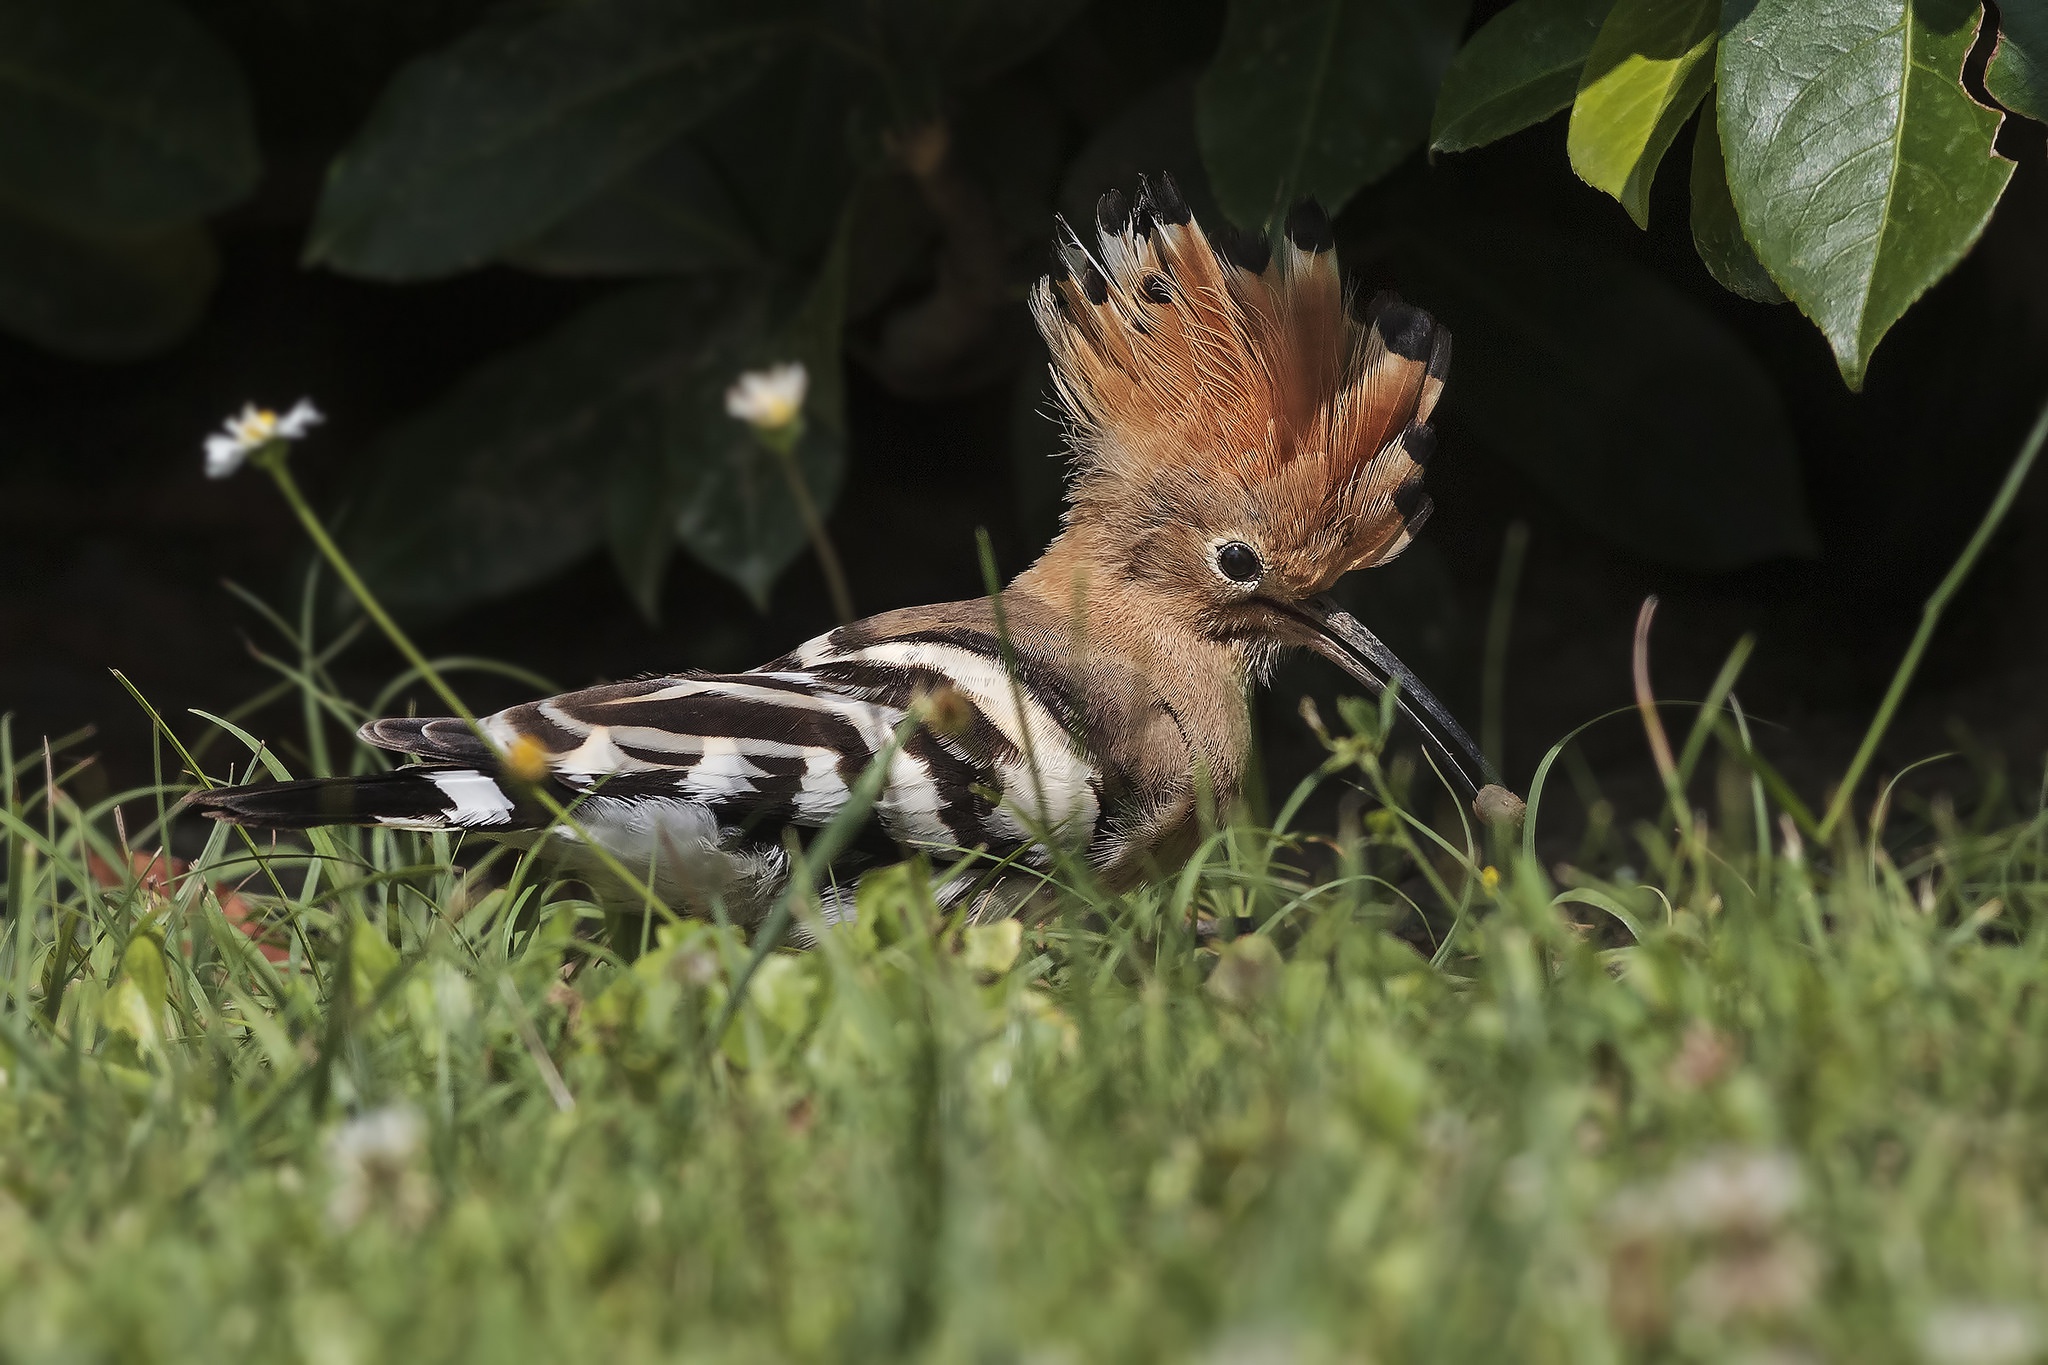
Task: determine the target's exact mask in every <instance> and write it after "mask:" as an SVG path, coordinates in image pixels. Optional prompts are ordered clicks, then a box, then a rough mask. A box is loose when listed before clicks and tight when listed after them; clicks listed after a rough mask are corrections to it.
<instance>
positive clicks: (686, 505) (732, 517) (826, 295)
mask: <svg viewBox="0 0 2048 1365" xmlns="http://www.w3.org/2000/svg"><path fill="white" fill-rule="evenodd" d="M847 240H848V236H847V219H846V217H845V216H844V215H842V217H841V223H840V230H839V232H838V233H837V234H836V235H835V238H834V242H833V247H832V250H831V251H830V252H828V253H827V255H826V258H825V265H824V267H823V269H822V270H821V271H820V272H819V276H818V279H817V281H816V283H814V284H813V285H812V287H811V289H810V291H809V293H808V295H807V296H806V297H805V299H804V301H803V303H802V305H801V306H800V307H799V308H797V310H796V311H795V313H794V314H793V315H792V316H791V317H790V318H789V320H788V321H787V322H786V323H784V324H782V325H781V326H779V327H775V328H773V329H772V330H768V331H766V332H764V333H763V334H761V335H759V336H758V337H751V338H750V337H746V336H740V337H736V338H735V344H734V345H732V346H731V347H729V348H726V349H724V350H723V351H721V353H720V354H719V356H718V359H719V360H721V361H723V362H724V363H723V365H722V367H720V368H717V369H716V370H715V371H714V373H713V375H712V392H711V394H710V401H709V402H708V403H704V404H701V405H699V406H697V407H696V408H695V409H694V410H693V416H694V417H695V418H696V420H697V421H698V423H699V425H698V428H697V430H696V431H694V432H693V433H692V439H693V447H692V448H691V449H690V450H689V451H688V452H687V455H686V456H685V458H683V459H681V460H678V461H677V462H675V463H674V465H673V466H672V468H673V469H674V470H675V472H676V482H675V488H676V502H675V505H676V508H677V512H676V517H675V534H676V538H677V539H678V540H680V541H681V542H682V544H683V546H684V548H685V549H687V550H689V551H690V552H691V553H692V554H693V555H695V556H696V557H697V558H698V559H699V560H701V561H703V562H704V563H705V564H707V565H709V566H710V567H711V568H714V569H716V570H717V571H718V572H720V573H722V574H724V575H725V576H726V577H728V578H730V579H732V580H733V581H734V582H736V583H738V584H739V585H740V586H741V587H742V588H744V589H745V590H746V593H747V595H748V596H749V597H751V598H753V599H754V603H755V605H756V606H759V607H761V608H762V609H764V610H765V609H766V608H767V605H768V590H769V589H770V588H771V587H773V586H774V585H775V580H776V578H778V577H779V576H780V575H781V573H782V571H783V570H784V569H786V568H788V567H789V564H790V561H792V560H794V559H795V558H796V557H797V555H798V554H800V553H801V552H802V551H803V548H804V546H805V544H806V543H807V540H808V532H807V530H806V528H805V526H804V523H803V518H802V516H801V515H800V513H799V511H798V507H797V503H796V501H795V499H794V497H793V496H792V494H791V491H790V487H789V480H790V477H791V469H790V466H789V464H788V463H787V462H785V461H784V459H783V458H782V457H781V456H778V455H775V454H772V453H770V452H769V451H767V450H766V449H764V448H763V446H762V445H761V443H760V441H759V440H757V439H756V438H755V437H754V435H753V433H752V432H751V431H749V430H748V429H747V428H746V427H745V426H744V425H742V424H741V423H739V422H736V421H734V420H733V419H732V418H731V417H730V416H728V415H727V414H726V412H725V406H724V394H725V387H726V385H727V384H729V383H730V382H731V381H732V380H733V379H734V378H736V377H738V375H739V373H740V371H741V370H743V369H751V368H754V367H756V366H759V365H765V364H770V363H773V362H775V361H783V360H799V361H802V362H803V364H804V368H805V369H806V370H807V371H809V373H810V376H811V386H810V395H809V397H808V399H807V400H806V402H805V404H804V431H803V438H802V440H800V441H799V442H798V443H797V449H796V458H795V474H796V477H799V478H801V479H802V480H803V482H804V485H805V487H806V488H808V489H809V490H810V498H811V501H812V502H813V503H814V504H815V505H816V507H817V508H818V511H819V515H820V516H822V515H824V514H825V513H826V512H828V511H830V510H831V507H832V503H833V500H834V499H835V498H837V497H838V495H839V482H840V479H841V477H842V476H843V475H844V472H845V466H846V395H845V386H844V381H843V378H842V375H841V369H840V367H841V363H842V362H841V359H840V356H841V333H842V331H843V329H844V324H845V315H846V276H847Z"/></svg>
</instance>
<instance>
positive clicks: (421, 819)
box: [185, 764, 547, 832]
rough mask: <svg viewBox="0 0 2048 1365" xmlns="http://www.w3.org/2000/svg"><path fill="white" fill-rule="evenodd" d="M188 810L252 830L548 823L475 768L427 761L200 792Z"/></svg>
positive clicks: (502, 828) (529, 825) (536, 807)
mask: <svg viewBox="0 0 2048 1365" xmlns="http://www.w3.org/2000/svg"><path fill="white" fill-rule="evenodd" d="M185 807H186V809H188V810H193V811H197V812H198V813H199V814H201V815H204V816H207V817H208V818H210V819H214V820H219V821H221V822H223V823H224V824H230V825H247V826H249V827H251V828H254V829H312V828H314V827H316V826H319V825H383V826H388V827H391V828H396V829H487V830H492V831H500V832H502V831H507V830H516V829H535V828H538V827H540V826H541V825H544V824H545V823H547V817H546V812H545V810H544V809H542V808H541V807H540V806H539V804H538V803H536V802H532V801H531V800H526V801H522V800H520V799H519V798H518V797H517V796H516V795H515V793H514V792H512V791H511V790H509V789H508V787H507V785H506V784H504V783H501V782H499V781H498V779H497V778H495V777H493V776H491V775H490V774H489V773H486V772H483V771H481V770H480V769H477V768H470V767H460V766H454V765H445V766H444V765H439V764H422V765H417V766H412V767H404V768H396V769H393V770H392V771H390V772H387V773H371V774H369V775H367V776H364V777H316V778H310V779H307V780H305V781H302V782H256V783H251V784H250V785H248V786H245V787H221V788H217V789H215V790H213V791H204V792H195V793H194V794H193V795H191V796H189V797H187V798H186V799H185Z"/></svg>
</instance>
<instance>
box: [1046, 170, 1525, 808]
mask: <svg viewBox="0 0 2048 1365" xmlns="http://www.w3.org/2000/svg"><path fill="white" fill-rule="evenodd" d="M1096 217H1097V223H1096V227H1097V232H1096V240H1095V243H1094V245H1093V246H1092V248H1091V247H1090V246H1089V245H1088V244H1087V243H1085V242H1083V241H1082V240H1081V238H1080V237H1078V236H1077V235H1075V234H1074V233H1073V232H1071V230H1064V225H1062V227H1063V232H1062V234H1061V236H1060V238H1059V239H1058V240H1057V241H1056V242H1055V244H1054V269H1053V273H1052V274H1051V275H1050V276H1048V277H1047V278H1045V279H1043V280H1041V281H1040V282H1039V284H1038V286H1037V288H1036V289H1035V291H1034V292H1033V296H1032V310H1033V313H1034V315H1035V316H1036V318H1037V320H1038V326H1039V330H1040V331H1041V332H1042V333H1043V334H1044V335H1045V339H1046V343H1047V345H1048V346H1049V347H1050V348H1051V352H1052V362H1053V363H1052V372H1053V380H1054V384H1055V387H1056V389H1057V392H1058V396H1059V400H1060V403H1061V406H1062V407H1063V409H1064V410H1065V415H1066V418H1067V422H1068V428H1069V434H1070V438H1071V441H1072V445H1073V448H1074V452H1075V457H1076V461H1075V470H1074V474H1073V477H1072V481H1071V484H1070V487H1069V492H1068V509H1067V518H1066V525H1067V533H1068V535H1069V536H1077V537H1080V538H1081V539H1083V540H1085V543H1086V545H1087V546H1088V549H1089V556H1090V559H1091V560H1092V561H1093V563H1092V564H1091V566H1090V572H1091V573H1094V574H1101V575H1104V576H1108V577H1112V578H1122V579H1124V580H1126V581H1128V582H1129V583H1131V584H1132V585H1133V586H1134V587H1141V588H1142V589H1143V597H1144V600H1145V601H1146V602H1147V603H1148V604H1151V605H1152V606H1153V608H1154V609H1156V610H1158V611H1160V612H1162V613H1163V614H1165V615H1166V616H1168V617H1171V618H1172V624H1173V625H1174V626H1175V627H1177V628H1180V629H1184V630H1188V631H1192V632H1194V633H1196V634H1198V635H1201V636H1203V637H1206V638H1208V639H1212V640H1215V641H1218V642H1222V643H1225V644H1228V645H1229V646H1231V648H1232V649H1233V650H1234V651H1235V653H1236V656H1237V657H1238V658H1239V659H1240V660H1241V661H1242V665H1243V667H1244V669H1245V672H1246V673H1247V674H1248V675H1249V676H1251V677H1254V678H1256V677H1259V676H1262V675H1263V674H1264V673H1265V671H1266V669H1267V668H1268V667H1269V665H1270V663H1271V660H1272V659H1273V658H1274V656H1275V655H1276V654H1277V653H1278V652H1279V651H1280V650H1282V649H1284V648H1286V647H1288V646H1297V645H1298V646H1304V647H1307V648H1310V649H1314V650H1316V651H1317V652H1319V653H1321V654H1324V655H1325V656H1327V657H1329V658H1331V659H1332V660H1334V661H1335V662H1337V663H1338V664H1339V665H1340V666H1342V667H1343V668H1344V669H1345V670H1346V671H1347V672H1349V673H1351V674H1352V675H1353V676H1355V677H1357V678H1359V679H1360V680H1361V681H1362V682H1365V683H1367V684H1368V685H1369V686H1370V687H1372V688H1373V689H1374V690H1375V691H1377V690H1379V689H1380V688H1382V687H1383V686H1385V684H1386V683H1387V681H1389V680H1390V679H1399V681H1400V685H1401V688H1400V695H1401V698H1402V700H1403V703H1404V705H1405V706H1406V707H1407V709H1408V710H1409V712H1410V714H1411V715H1413V716H1414V717H1415V719H1416V720H1417V721H1418V722H1419V723H1421V724H1422V725H1423V728H1424V729H1425V731H1426V732H1428V733H1429V734H1430V736H1431V738H1432V739H1433V740H1434V741H1436V742H1435V744H1434V746H1433V747H1436V748H1437V749H1438V751H1439V752H1440V753H1442V754H1443V755H1444V756H1445V757H1446V758H1447V759H1448V760H1450V761H1451V763H1452V766H1453V768H1454V769H1456V770H1457V772H1458V775H1459V776H1460V777H1461V778H1463V779H1464V781H1465V783H1466V785H1469V786H1472V787H1473V789H1474V790H1476V788H1477V784H1478V782H1479V781H1484V780H1491V773H1490V771H1489V770H1488V769H1487V767H1486V764H1485V761H1484V760H1483V759H1482V758H1480V756H1479V755H1478V753H1477V751H1476V748H1475V746H1473V745H1472V743H1471V741H1470V739H1469V738H1467V737H1466V736H1465V733H1464V731H1463V730H1461V729H1460V728H1459V727H1458V725H1457V723H1456V722H1455V721H1454V720H1452V719H1451V717H1450V716H1449V714H1448V713H1447V712H1445V711H1444V708H1443V707H1442V706H1441V705H1440V704H1438V703H1437V701H1436V699H1435V698H1434V697H1432V696H1430V694H1429V693H1428V691H1427V690H1426V689H1424V688H1423V687H1422V686H1421V684H1420V683H1419V682H1418V681H1417V680H1416V679H1415V677H1414V675H1413V674H1411V673H1409V672H1408V670H1407V669H1406V668H1405V667H1403V666H1402V665H1401V663H1400V661H1399V660H1398V659H1396V658H1395V657H1394V656H1393V654H1392V653H1391V652H1389V651H1388V650H1387V649H1386V648H1385V646H1383V645H1381V644H1380V643H1379V641H1378V640H1377V639H1375V638H1374V637H1373V636H1372V635H1371V633H1370V632H1369V631H1367V630H1366V629H1365V628H1364V627H1363V626H1362V625H1360V624H1359V623H1358V622H1357V621H1356V620H1355V619H1353V618H1352V617H1351V616H1350V615H1349V614H1348V613H1345V612H1343V611H1341V610H1339V609H1338V608H1337V607H1336V605H1335V604H1334V603H1333V602H1332V601H1331V600H1330V599H1329V598H1328V597H1327V595H1326V594H1327V593H1328V591H1329V589H1330V588H1331V587H1332V586H1333V585H1334V584H1335V583H1336V582H1337V580H1338V579H1339V578H1341V577H1343V576H1344V575H1345V574H1347V573H1349V572H1351V571H1352V570H1353V569H1363V568H1370V567H1372V566H1374V565H1378V564H1384V563H1386V562H1387V561H1389V560H1391V559H1392V558H1393V557H1394V556H1395V555H1397V554H1399V553H1400V552H1401V551H1402V550H1403V549H1405V548H1406V547H1407V545H1408V542H1409V540H1410V539H1411V538H1412V537H1413V536H1414V534H1415V532H1416V531H1417V530H1418V529H1419V528H1420V527H1421V525H1422V522H1423V520H1424V519H1425V518H1427V517H1428V515H1429V512H1430V500H1429V496H1428V494H1427V493H1426V492H1425V491H1424V490H1423V484H1422V474H1423V469H1424V467H1425V466H1426V465H1427V464H1428V463H1429V457H1430V454H1431V452H1432V450H1433V448H1434V445H1435V437H1434V434H1433V432H1432V431H1431V429H1430V426H1429V415H1430V412H1431V410H1432V409H1433V408H1434V407H1435V406H1436V401H1437V398H1438V396H1439V395H1440V394H1441V393H1442V392H1443V386H1444V377H1445V374H1446V373H1447V371H1448V369H1449V366H1450V358H1451V337H1450V333H1449V332H1448V331H1446V330H1445V329H1443V328H1442V327H1439V326H1437V325H1436V323H1435V322H1434V320H1432V319H1431V318H1430V316H1429V315H1428V314H1427V313H1424V312H1422V311H1421V310H1420V309H1417V308H1413V307H1410V306H1409V305H1407V304H1405V303H1403V302H1401V301H1400V300H1399V299H1397V298H1394V297H1393V296H1392V295H1381V296H1379V297H1378V298H1375V299H1374V300H1373V301H1372V302H1371V303H1370V304H1369V305H1368V306H1366V307H1365V308H1363V309H1360V310H1357V312H1356V314H1355V315H1354V310H1353V308H1352V307H1351V304H1352V300H1350V299H1348V298H1347V297H1346V293H1345V289H1344V284H1343V279H1342V277H1341V275H1340V274H1339V272H1338V268H1337V259H1336V252H1335V249H1334V248H1335V240H1334V237H1333V235H1332V233H1331V229H1330V223H1329V219H1328V218H1327V217H1326V216H1325V215H1324V213H1323V212H1322V210H1321V209H1320V208H1318V207H1317V206H1316V205H1315V204H1313V203H1309V202H1304V203H1302V204H1300V205H1297V206H1296V207H1295V208H1294V210H1293V211H1292V212H1290V213H1289V214H1288V215H1287V219H1286V222H1285V225H1284V229H1283V231H1282V233H1281V234H1280V237H1279V240H1277V241H1272V242H1269V241H1268V239H1267V238H1265V237H1263V236H1243V235H1240V234H1238V233H1235V232H1232V231H1228V230H1223V231H1218V232H1215V233H1207V232H1204V231H1203V229H1202V227H1201V226H1200V224H1198V223H1196V222H1195V220H1194V217H1193V215H1192V214H1191V213H1190V212H1189V210H1188V206H1187V203H1186V200H1185V199H1184V198H1183V197H1182V196H1181V194H1180V193H1179V191H1178V189H1177V188H1176V187H1175V186H1174V184H1173V181H1172V180H1171V178H1162V180H1161V181H1160V183H1159V184H1158V185H1156V186H1154V185H1151V184H1146V185H1145V186H1144V187H1143V188H1142V189H1141V191H1140V193H1139V195H1138V197H1137V200H1136V202H1135V203H1133V202H1132V201H1130V200H1129V199H1127V198H1126V197H1125V196H1124V195H1123V194H1121V193H1120V192H1116V191H1112V192H1110V193H1109V194H1106V195H1104V196H1103V198H1102V202H1101V204H1100V205H1099V206H1098V209H1097V215H1096ZM1063 538H1064V537H1063ZM1468 765H1469V767H1470V771H1467V767H1468Z"/></svg>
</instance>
